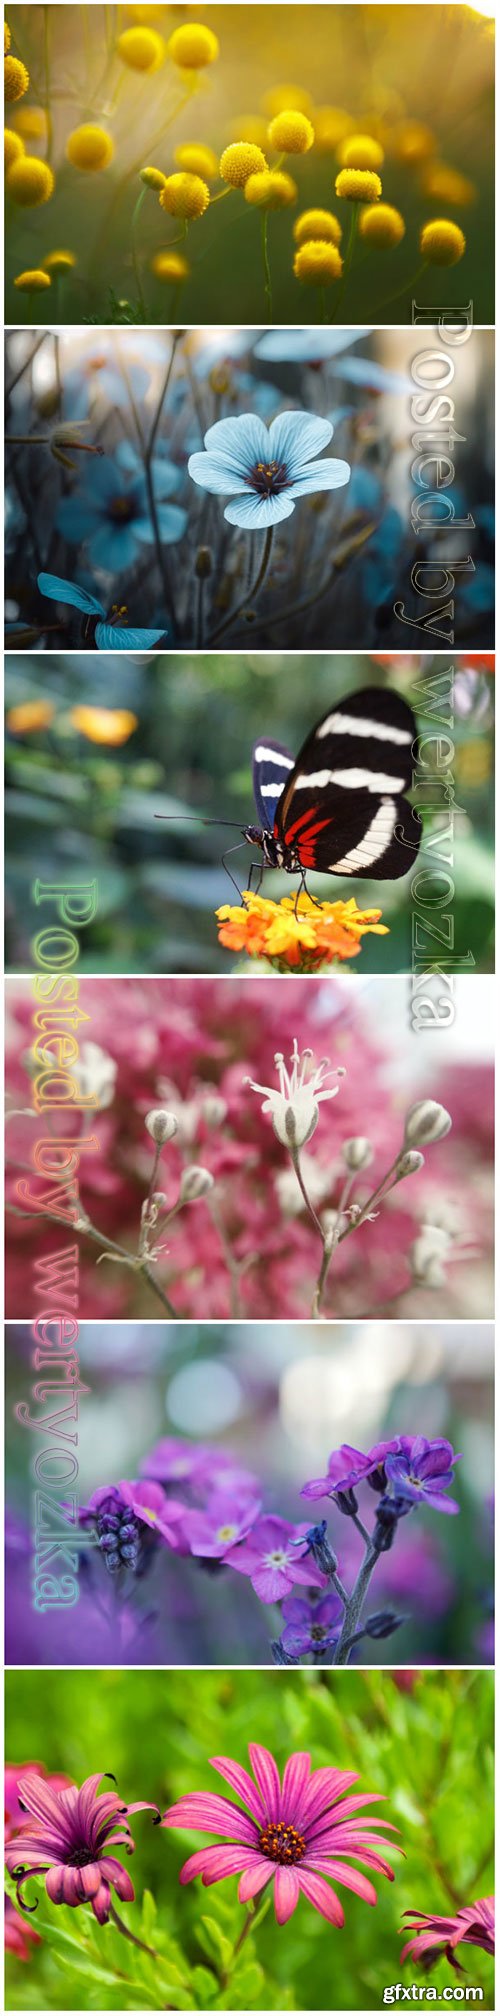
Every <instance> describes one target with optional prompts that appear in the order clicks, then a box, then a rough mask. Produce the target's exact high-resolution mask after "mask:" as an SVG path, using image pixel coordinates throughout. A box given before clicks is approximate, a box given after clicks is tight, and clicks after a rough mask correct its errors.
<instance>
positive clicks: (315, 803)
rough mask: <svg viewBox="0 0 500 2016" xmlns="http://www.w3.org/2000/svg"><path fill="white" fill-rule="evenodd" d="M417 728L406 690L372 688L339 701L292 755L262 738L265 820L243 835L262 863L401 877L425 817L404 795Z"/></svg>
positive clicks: (260, 802) (256, 780)
mask: <svg viewBox="0 0 500 2016" xmlns="http://www.w3.org/2000/svg"><path fill="white" fill-rule="evenodd" d="M416 734H417V726H416V721H415V717H414V715H413V713H412V710H411V707H409V706H408V705H407V702H406V700H402V699H401V696H400V694H399V693H394V692H392V691H390V690H389V689H388V688H386V687H380V688H377V687H373V686H367V687H365V688H363V690H362V691H361V692H360V693H349V694H348V695H347V696H346V698H345V699H344V700H339V701H337V702H336V703H335V704H334V705H333V706H332V707H330V708H329V710H328V713H327V714H324V715H323V718H322V720H321V721H318V722H317V725H316V727H315V728H313V729H312V732H311V734H310V735H308V737H307V740H306V741H305V742H304V744H303V746H302V749H301V750H300V751H299V755H298V756H297V757H296V758H295V757H294V756H292V755H291V754H290V751H289V750H288V749H285V748H283V746H282V744H281V743H280V742H271V741H268V740H267V739H266V740H264V739H262V741H260V742H257V743H256V744H255V748H254V752H253V788H254V797H255V804H256V809H257V813H258V816H259V820H260V825H259V826H246V827H245V829H244V839H245V840H248V841H250V842H251V844H252V845H253V846H257V847H260V848H261V849H262V856H263V866H266V867H269V868H284V869H285V871H286V873H287V874H288V875H296V874H298V875H300V878H301V886H304V884H305V878H306V874H307V871H308V870H310V869H312V868H314V869H318V870H319V872H320V873H321V874H323V875H345V876H353V877H356V876H365V877H369V878H370V880H373V881H396V880H397V879H398V877H399V876H400V875H406V874H407V872H408V869H409V868H411V867H412V864H413V862H414V860H415V856H416V855H417V853H418V849H419V845H420V837H421V820H420V818H419V815H418V813H417V812H416V811H414V810H413V809H412V807H411V806H410V805H409V804H408V801H407V798H406V796H405V793H406V792H407V791H408V790H409V788H410V786H411V783H412V776H413V756H412V751H413V745H414V742H415V739H416Z"/></svg>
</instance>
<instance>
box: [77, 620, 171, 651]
mask: <svg viewBox="0 0 500 2016" xmlns="http://www.w3.org/2000/svg"><path fill="white" fill-rule="evenodd" d="M165 634H166V632H165V630H128V629H127V628H126V626H125V625H123V626H122V625H121V624H118V623H97V624H96V633H95V641H96V644H97V649H98V651H153V650H154V647H155V644H161V642H162V639H164V638H165Z"/></svg>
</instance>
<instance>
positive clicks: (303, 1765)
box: [281, 1750, 311, 1828]
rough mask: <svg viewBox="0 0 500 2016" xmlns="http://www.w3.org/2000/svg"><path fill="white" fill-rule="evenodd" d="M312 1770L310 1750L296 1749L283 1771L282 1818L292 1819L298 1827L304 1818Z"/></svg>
mask: <svg viewBox="0 0 500 2016" xmlns="http://www.w3.org/2000/svg"><path fill="white" fill-rule="evenodd" d="M310 1771H311V1759H310V1756H309V1751H308V1750H294V1753H293V1756H292V1757H289V1758H288V1763H287V1764H285V1769H284V1772H283V1791H282V1795H281V1819H282V1820H286V1821H289V1820H291V1821H292V1822H293V1825H294V1827H297V1828H299V1827H300V1822H301V1819H302V1808H303V1804H304V1794H305V1793H306V1791H307V1788H308V1784H309V1777H310Z"/></svg>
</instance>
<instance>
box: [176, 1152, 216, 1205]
mask: <svg viewBox="0 0 500 2016" xmlns="http://www.w3.org/2000/svg"><path fill="white" fill-rule="evenodd" d="M213 1187H214V1179H213V1176H211V1174H210V1170H209V1169H201V1168H200V1167H199V1165H198V1163H196V1162H192V1163H191V1167H190V1168H189V1169H184V1170H183V1173H182V1176H181V1185H180V1190H179V1203H180V1204H197V1203H198V1200H199V1198H200V1197H207V1196H208V1192H209V1190H213Z"/></svg>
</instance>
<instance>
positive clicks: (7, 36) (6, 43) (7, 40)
mask: <svg viewBox="0 0 500 2016" xmlns="http://www.w3.org/2000/svg"><path fill="white" fill-rule="evenodd" d="M11 41H12V36H11V32H10V28H9V23H8V21H4V24H3V53H4V56H8V54H9V49H10V45H11Z"/></svg>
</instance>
